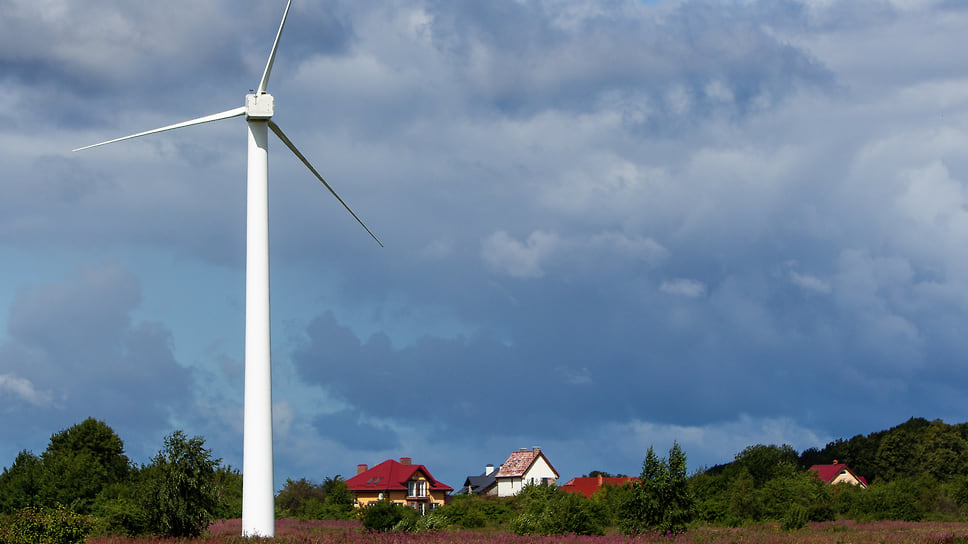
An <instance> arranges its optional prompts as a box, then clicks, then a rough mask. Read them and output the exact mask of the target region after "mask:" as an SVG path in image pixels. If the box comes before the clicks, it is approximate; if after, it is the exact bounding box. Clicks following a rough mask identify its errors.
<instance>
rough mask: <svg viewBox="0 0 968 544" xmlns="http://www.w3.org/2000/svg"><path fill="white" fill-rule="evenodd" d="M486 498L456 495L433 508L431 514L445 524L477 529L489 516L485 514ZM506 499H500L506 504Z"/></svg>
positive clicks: (483, 524) (484, 524)
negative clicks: (441, 519) (445, 502)
mask: <svg viewBox="0 0 968 544" xmlns="http://www.w3.org/2000/svg"><path fill="white" fill-rule="evenodd" d="M485 501H487V502H494V501H492V500H491V501H488V500H487V499H485V498H483V497H480V496H478V495H457V496H455V497H454V498H453V499H452V500H451V502H450V503H448V504H445V505H443V506H440V507H438V508H437V509H435V510H434V511H433V512H431V514H433V515H435V516H437V517H440V518H443V519H444V520H445V521H446V522H447V525H453V526H456V527H460V528H461V529H479V528H481V527H484V526H486V525H487V520H488V519H489V517H488V516H487V515H486V514H485V505H484V504H483V503H484V502H485ZM506 503H507V501H502V504H506Z"/></svg>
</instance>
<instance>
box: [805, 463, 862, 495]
mask: <svg viewBox="0 0 968 544" xmlns="http://www.w3.org/2000/svg"><path fill="white" fill-rule="evenodd" d="M808 472H813V473H814V474H816V475H817V478H820V480H822V481H823V482H825V483H828V484H851V485H859V486H861V487H862V488H864V489H866V488H867V480H866V479H865V478H864V477H863V476H858V475H857V474H855V473H854V471H853V470H850V467H848V466H847V465H846V464H845V463H838V462H837V460H836V459H834V462H833V463H831V464H829V465H813V466H812V467H810V470H809V471H808Z"/></svg>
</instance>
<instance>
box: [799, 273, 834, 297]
mask: <svg viewBox="0 0 968 544" xmlns="http://www.w3.org/2000/svg"><path fill="white" fill-rule="evenodd" d="M790 281H791V282H792V283H793V284H794V285H796V286H797V287H801V288H803V289H806V290H808V291H814V292H817V293H829V292H830V283H829V282H826V281H824V280H822V279H820V278H818V277H816V276H811V275H810V274H800V273H799V272H797V271H795V270H791V271H790Z"/></svg>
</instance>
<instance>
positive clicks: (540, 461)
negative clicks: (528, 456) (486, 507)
mask: <svg viewBox="0 0 968 544" xmlns="http://www.w3.org/2000/svg"><path fill="white" fill-rule="evenodd" d="M542 482H549V483H551V484H552V485H556V484H557V483H558V475H557V474H555V471H554V470H552V468H551V465H549V464H548V462H547V461H545V458H544V457H538V458H537V459H536V460H535V462H534V463H532V464H531V466H530V467H529V468H528V470H526V471H525V473H524V475H523V476H520V477H516V478H498V480H497V496H498V497H510V496H512V495H517V494H518V493H520V492H521V489H522V488H524V486H526V485H528V484H529V483H533V484H540V483H542Z"/></svg>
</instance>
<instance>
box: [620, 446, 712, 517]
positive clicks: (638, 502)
mask: <svg viewBox="0 0 968 544" xmlns="http://www.w3.org/2000/svg"><path fill="white" fill-rule="evenodd" d="M695 512H696V508H695V498H694V497H693V495H692V492H691V490H690V489H689V481H688V479H687V477H686V455H685V453H684V452H683V451H682V448H680V447H679V444H678V443H673V445H672V448H671V449H670V450H669V457H668V459H665V458H662V459H660V458H659V457H657V456H656V454H655V451H654V450H653V449H652V447H649V451H648V452H647V453H646V456H645V461H643V462H642V475H641V476H640V479H639V482H638V483H636V484H634V485H633V486H632V488H631V492H630V493H629V494H628V496H627V497H625V500H624V502H623V503H622V505H621V508H620V513H619V518H620V521H619V525H620V528H621V529H622V531H623V532H624V533H626V534H638V533H646V532H659V533H663V534H674V533H681V532H684V531H685V530H686V526H687V524H688V523H689V522H690V521H692V519H693V517H694V515H695Z"/></svg>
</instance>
